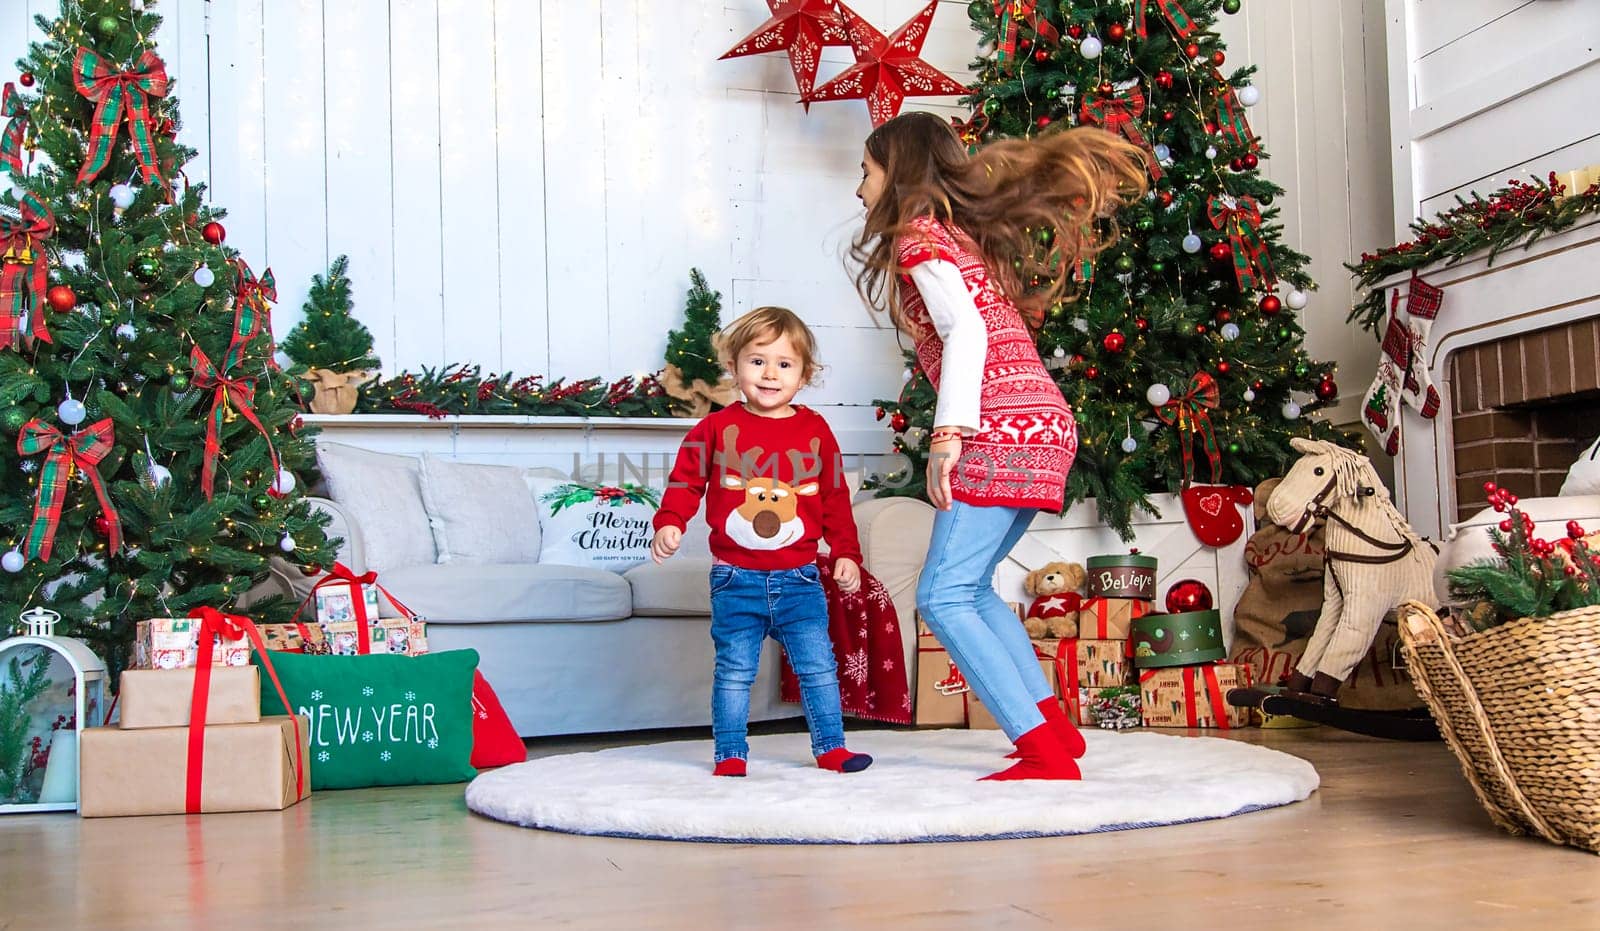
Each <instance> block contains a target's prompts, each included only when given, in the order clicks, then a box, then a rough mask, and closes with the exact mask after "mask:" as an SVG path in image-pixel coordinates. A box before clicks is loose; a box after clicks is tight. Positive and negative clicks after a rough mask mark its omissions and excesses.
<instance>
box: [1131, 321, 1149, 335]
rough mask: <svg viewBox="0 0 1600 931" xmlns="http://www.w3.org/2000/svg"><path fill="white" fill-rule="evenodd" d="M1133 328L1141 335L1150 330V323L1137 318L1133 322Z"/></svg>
mask: <svg viewBox="0 0 1600 931" xmlns="http://www.w3.org/2000/svg"><path fill="white" fill-rule="evenodd" d="M1133 327H1134V329H1136V330H1138V331H1139V332H1140V333H1143V332H1144V331H1145V330H1148V329H1150V321H1148V320H1146V319H1145V318H1143V317H1135V318H1134V320H1133Z"/></svg>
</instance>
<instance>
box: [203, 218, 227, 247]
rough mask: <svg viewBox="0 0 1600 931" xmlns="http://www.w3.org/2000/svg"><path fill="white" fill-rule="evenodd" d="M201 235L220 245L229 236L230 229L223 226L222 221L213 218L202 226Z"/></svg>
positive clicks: (208, 240) (214, 244) (215, 244)
mask: <svg viewBox="0 0 1600 931" xmlns="http://www.w3.org/2000/svg"><path fill="white" fill-rule="evenodd" d="M200 235H201V236H203V237H205V240H206V242H209V243H211V244H212V245H213V246H220V245H222V241H223V240H224V239H227V238H228V231H227V230H225V229H223V228H222V224H221V223H218V222H217V221H216V220H212V221H211V222H210V223H207V224H206V225H205V226H202V227H201V228H200Z"/></svg>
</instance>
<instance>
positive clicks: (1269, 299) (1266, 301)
mask: <svg viewBox="0 0 1600 931" xmlns="http://www.w3.org/2000/svg"><path fill="white" fill-rule="evenodd" d="M1282 309H1283V302H1282V301H1280V300H1278V295H1276V294H1268V295H1267V296H1266V297H1263V298H1262V299H1261V312H1262V313H1264V314H1266V315H1267V316H1269V317H1270V316H1272V315H1273V314H1275V313H1277V312H1278V311H1280V310H1282Z"/></svg>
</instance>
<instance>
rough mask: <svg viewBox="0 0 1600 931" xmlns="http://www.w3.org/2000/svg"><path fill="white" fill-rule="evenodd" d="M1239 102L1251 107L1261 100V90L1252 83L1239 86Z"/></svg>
mask: <svg viewBox="0 0 1600 931" xmlns="http://www.w3.org/2000/svg"><path fill="white" fill-rule="evenodd" d="M1239 102H1240V103H1242V104H1244V105H1245V106H1247V107H1253V106H1255V105H1256V104H1258V103H1260V102H1261V90H1260V89H1259V88H1257V87H1256V86H1255V85H1254V84H1246V85H1245V86H1243V87H1241V88H1239Z"/></svg>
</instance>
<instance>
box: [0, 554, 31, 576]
mask: <svg viewBox="0 0 1600 931" xmlns="http://www.w3.org/2000/svg"><path fill="white" fill-rule="evenodd" d="M27 564H28V557H26V556H24V555H22V551H21V550H12V551H10V552H8V553H6V554H5V555H4V556H0V569H4V570H6V571H7V572H21V571H22V567H23V566H25V565H27Z"/></svg>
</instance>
